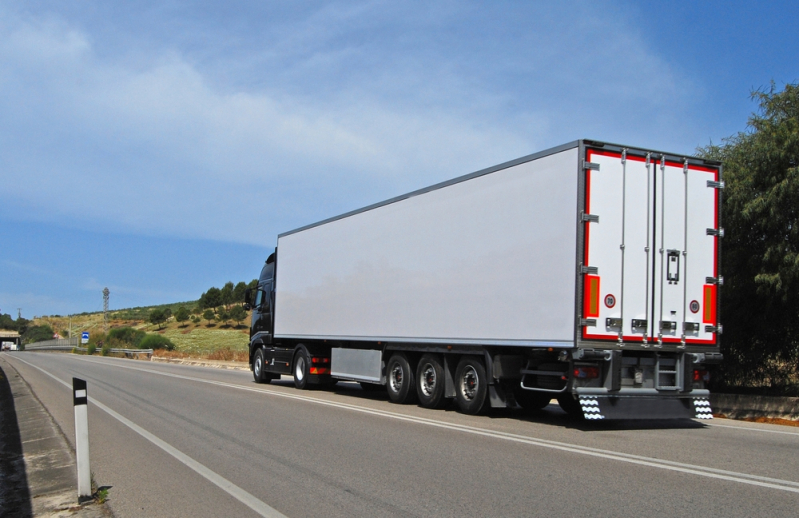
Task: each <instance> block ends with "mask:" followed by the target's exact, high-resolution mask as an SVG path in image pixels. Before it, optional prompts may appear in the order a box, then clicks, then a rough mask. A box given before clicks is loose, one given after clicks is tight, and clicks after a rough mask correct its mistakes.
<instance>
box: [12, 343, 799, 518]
mask: <svg viewBox="0 0 799 518" xmlns="http://www.w3.org/2000/svg"><path fill="white" fill-rule="evenodd" d="M0 361H3V362H6V365H11V366H13V367H14V368H15V369H16V370H17V371H18V372H19V373H20V374H21V375H22V376H23V378H24V379H25V380H26V381H27V382H28V383H29V384H30V386H31V387H32V389H33V390H34V392H35V394H36V395H37V397H38V398H39V399H40V400H41V401H42V403H43V404H44V405H45V406H46V407H47V408H48V409H49V411H50V412H51V413H52V414H53V416H54V418H55V419H56V421H57V422H58V424H59V425H60V426H61V428H62V430H63V431H64V433H65V434H66V435H67V436H68V437H69V438H70V440H72V439H73V438H74V423H73V410H72V399H71V398H72V395H71V389H70V388H69V387H71V380H72V377H73V376H75V377H80V378H83V379H85V380H86V381H87V382H88V387H89V397H90V401H89V427H90V437H91V439H90V441H91V464H92V471H93V472H94V477H95V479H96V481H97V483H98V484H99V485H101V486H111V489H110V491H109V498H110V500H109V504H110V506H111V509H112V510H113V511H114V513H115V514H116V516H119V517H128V516H137V517H138V516H191V517H201V516H258V515H259V514H260V515H264V516H270V515H274V516H279V515H280V514H283V515H285V516H291V517H298V516H326V517H327V516H403V515H407V516H538V515H542V516H543V515H546V516H649V515H654V514H656V513H657V514H660V515H664V514H665V515H667V516H688V515H690V516H721V515H723V516H742V517H743V516H746V517H751V516H755V515H757V516H796V513H797V508H799V462H797V461H798V460H799V429H796V428H789V427H780V426H773V425H761V424H754V423H741V422H735V421H729V420H714V421H711V422H709V423H704V422H701V423H700V422H697V421H687V420H686V421H674V422H669V421H666V422H662V421H661V422H658V421H650V422H603V423H580V422H575V421H572V420H570V419H568V418H567V416H566V415H565V414H563V412H561V411H560V410H559V409H558V408H557V407H556V406H554V405H551V406H550V407H547V409H545V410H544V411H542V412H540V413H537V414H535V415H523V414H520V413H518V412H512V411H501V412H496V411H495V412H492V413H491V414H490V415H488V416H477V417H474V416H465V415H461V414H458V413H457V412H455V411H453V410H427V409H423V408H420V407H416V406H398V405H393V404H390V403H389V402H388V401H387V398H386V397H385V396H384V395H383V394H382V393H381V394H375V393H368V392H364V391H362V390H361V389H360V387H359V386H358V385H356V384H354V383H339V385H338V386H337V387H336V388H335V390H331V391H320V390H314V391H299V390H296V389H295V388H294V387H293V384H292V383H291V381H290V380H288V379H286V378H284V379H283V380H280V381H276V382H273V383H272V384H270V385H256V384H255V383H253V382H252V376H251V375H250V374H249V373H247V372H243V371H225V370H219V369H210V368H202V367H188V366H182V365H170V364H154V363H150V362H145V361H134V360H124V359H115V358H101V357H86V356H76V355H71V354H56V353H32V352H20V353H14V354H4V355H2V358H0ZM4 368H5V367H4Z"/></svg>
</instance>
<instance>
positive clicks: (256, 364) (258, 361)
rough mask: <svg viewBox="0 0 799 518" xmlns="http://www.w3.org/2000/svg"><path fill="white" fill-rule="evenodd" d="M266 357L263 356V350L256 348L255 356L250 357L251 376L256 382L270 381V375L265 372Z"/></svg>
mask: <svg viewBox="0 0 799 518" xmlns="http://www.w3.org/2000/svg"><path fill="white" fill-rule="evenodd" d="M265 368H266V359H265V358H264V350H263V349H258V350H257V351H255V357H254V358H253V359H252V377H253V378H254V379H255V382H256V383H269V382H270V381H272V376H269V375H268V374H266V372H265Z"/></svg>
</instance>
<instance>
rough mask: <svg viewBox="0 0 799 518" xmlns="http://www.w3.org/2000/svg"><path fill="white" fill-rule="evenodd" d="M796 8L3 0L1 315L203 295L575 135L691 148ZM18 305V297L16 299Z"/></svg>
mask: <svg viewBox="0 0 799 518" xmlns="http://www.w3.org/2000/svg"><path fill="white" fill-rule="evenodd" d="M797 19H799V3H798V2H780V1H774V2H761V3H756V2H736V1H703V2H695V1H684V2H683V1H674V2H662V1H659V2H655V1H652V2H649V1H632V0H595V1H591V2H587V1H586V2H582V1H561V2H546V3H545V2H532V1H527V2H524V1H501V0H495V1H492V2H473V1H467V0H459V1H420V2H415V1H405V2H388V1H351V2H348V1H341V2H313V1H308V2H303V1H296V2H277V1H276V2H271V1H257V2H255V1H253V2H247V1H235V0H228V1H226V2H210V1H209V2H204V1H192V2H188V1H187V2H180V1H169V0H158V1H153V2H149V1H138V2H101V1H89V0H75V1H72V2H62V1H35V0H27V1H14V0H8V1H3V0H0V312H2V313H9V314H11V315H12V316H13V317H16V316H17V314H18V311H19V313H21V315H22V316H23V317H25V318H32V317H34V316H42V315H55V314H60V315H66V314H70V313H80V312H84V311H99V310H101V309H102V306H103V302H102V289H103V288H104V287H108V288H109V290H110V292H111V295H110V308H111V309H119V308H126V307H136V306H148V305H154V304H162V303H167V302H179V301H188V300H196V299H197V298H198V297H199V296H200V294H201V293H202V292H204V291H206V290H207V289H208V288H209V287H211V286H217V287H221V286H222V285H223V284H224V283H225V282H227V281H233V282H239V281H249V280H251V279H253V278H255V277H257V275H258V273H259V272H260V268H261V266H262V265H263V261H264V260H265V258H266V257H267V256H268V254H269V253H270V252H271V250H273V249H274V247H275V244H276V236H277V235H278V234H279V233H282V232H285V231H288V230H292V229H294V228H297V227H300V226H303V225H306V224H309V223H313V222H316V221H319V220H322V219H325V218H328V217H331V216H335V215H337V214H340V213H343V212H346V211H349V210H353V209H357V208H359V207H362V206H366V205H369V204H372V203H375V202H378V201H381V200H384V199H388V198H391V197H394V196H397V195H399V194H403V193H406V192H409V191H412V190H415V189H418V188H422V187H425V186H428V185H432V184H434V183H437V182H440V181H443V180H447V179H450V178H454V177H457V176H461V175H464V174H467V173H470V172H473V171H477V170H480V169H483V168H485V167H489V166H492V165H496V164H499V163H501V162H505V161H508V160H512V159H514V158H518V157H521V156H524V155H527V154H530V153H534V152H536V151H541V150H543V149H547V148H550V147H553V146H557V145H560V144H564V143H566V142H570V141H573V140H576V139H579V138H593V139H598V140H603V141H609V142H617V143H623V144H626V145H630V146H637V147H646V148H654V149H660V150H666V151H671V152H674V153H681V154H691V153H694V152H695V150H696V148H697V147H698V146H704V145H707V144H709V143H710V142H714V143H719V142H721V141H722V139H723V138H725V137H728V136H730V135H733V134H735V133H737V132H739V131H744V130H745V129H746V122H747V118H748V117H749V116H750V114H751V113H752V112H753V111H755V110H756V109H757V105H756V104H755V103H754V102H753V101H752V100H751V98H750V94H751V92H752V91H754V90H757V89H764V88H765V89H767V88H770V85H771V84H772V82H774V84H775V86H776V88H777V89H782V87H784V85H785V84H786V83H796V82H797V81H798V80H799V59H797V56H799V31H797V30H796V27H795V20H797ZM18 308H19V309H18Z"/></svg>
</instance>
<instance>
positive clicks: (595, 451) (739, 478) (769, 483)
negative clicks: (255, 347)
mask: <svg viewBox="0 0 799 518" xmlns="http://www.w3.org/2000/svg"><path fill="white" fill-rule="evenodd" d="M81 360H82V361H87V362H90V363H96V364H101V365H108V366H113V367H117V368H121V369H130V370H136V371H141V372H146V373H149V374H156V375H159V376H166V377H170V378H176V379H183V380H188V381H195V382H199V383H206V384H209V385H217V386H220V387H227V388H233V389H236V390H244V391H248V392H258V393H261V394H268V395H272V396H278V397H283V398H288V399H296V400H299V401H306V402H309V403H315V404H319V405H325V406H330V407H336V408H343V409H347V410H351V411H355V412H360V413H365V414H372V415H376V416H381V417H387V418H390V419H397V420H401V421H408V422H413V423H417V424H423V425H427V426H433V427H436V428H445V429H449V430H455V431H459V432H464V433H469V434H473V435H481V436H485V437H493V438H495V439H502V440H506V441H513V442H519V443H524V444H529V445H532V446H539V447H543V448H550V449H555V450H560V451H567V452H570V453H578V454H580V455H588V456H591V457H599V458H603V459H609V460H615V461H620V462H627V463H631V464H637V465H641V466H647V467H652V468H658V469H665V470H670V471H678V472H682V473H690V474H693V475H699V476H702V477H708V478H715V479H720V480H727V481H730V482H738V483H741V484H749V485H753V486H759V487H766V488H770V489H778V490H781V491H789V492H792V493H799V482H793V481H791V480H782V479H777V478H770V477H762V476H759V475H750V474H748V473H739V472H735V471H727V470H722V469H716V468H711V467H707V466H699V465H693V464H685V463H681V462H673V461H669V460H662V459H657V458H653V457H644V456H641V455H632V454H628V453H622V452H616V451H612V450H603V449H599V448H590V447H587V446H580V445H577V444H571V443H564V442H558V441H550V440H547V439H538V438H534V437H529V436H524V435H517V434H512V433H507V432H499V431H495V430H489V429H486V428H477V427H473V426H466V425H460V424H454V423H446V422H443V421H437V420H433V419H427V418H424V417H415V416H410V415H406V414H399V413H396V412H388V411H385V410H375V409H372V408H367V407H362V406H358V405H352V404H349V403H340V402H334V401H328V400H325V399H319V398H315V397H310V396H303V395H299V394H289V393H285V392H280V391H277V390H274V389H269V388H264V387H257V388H256V387H248V386H244V385H236V384H233V383H226V382H223V381H215V380H206V379H200V378H196V377H191V376H183V375H180V374H173V373H169V372H161V371H158V370H150V369H143V368H140V367H132V366H128V365H119V364H117V363H115V362H107V361H98V360H90V359H88V358H81Z"/></svg>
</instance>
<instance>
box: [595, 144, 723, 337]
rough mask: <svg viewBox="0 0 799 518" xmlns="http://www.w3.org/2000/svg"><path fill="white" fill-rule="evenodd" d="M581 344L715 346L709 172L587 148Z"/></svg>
mask: <svg viewBox="0 0 799 518" xmlns="http://www.w3.org/2000/svg"><path fill="white" fill-rule="evenodd" d="M585 158H586V160H585V167H584V172H585V185H586V200H585V211H584V215H583V216H582V219H583V221H584V225H585V233H584V236H585V240H584V243H585V250H584V258H583V266H584V268H583V272H584V275H583V277H584V279H583V305H582V313H583V315H582V317H583V319H585V320H584V322H583V323H584V324H586V325H583V326H582V337H583V339H588V340H602V341H608V340H610V341H617V342H620V343H624V342H639V343H644V344H647V343H652V342H654V343H679V344H715V343H716V336H715V326H716V325H717V323H716V279H717V277H718V271H717V264H718V255H717V250H718V236H717V234H718V217H717V215H718V192H717V189H716V186H717V185H716V183H717V182H718V173H719V172H718V170H717V169H713V168H708V167H704V166H699V165H695V164H690V163H688V162H687V161H683V162H676V161H670V160H667V159H666V158H665V157H663V156H662V155H656V154H654V153H640V152H632V151H628V150H622V151H621V152H616V151H609V150H604V149H591V148H589V149H587V150H586V155H585Z"/></svg>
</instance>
